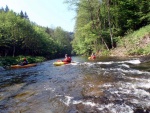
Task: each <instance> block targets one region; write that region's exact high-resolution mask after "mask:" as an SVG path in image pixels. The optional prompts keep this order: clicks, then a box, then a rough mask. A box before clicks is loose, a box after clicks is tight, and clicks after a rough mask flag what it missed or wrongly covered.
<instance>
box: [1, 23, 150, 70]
mask: <svg viewBox="0 0 150 113" xmlns="http://www.w3.org/2000/svg"><path fill="white" fill-rule="evenodd" d="M119 39H120V38H119ZM117 45H118V47H116V48H114V49H110V50H109V51H107V50H104V51H100V52H98V53H97V57H101V56H110V57H137V58H140V59H145V58H146V59H147V58H149V57H150V25H148V26H145V27H143V28H141V29H140V30H137V31H134V32H132V33H130V34H128V35H126V36H124V37H123V38H121V39H120V40H118V42H117ZM24 57H26V58H27V60H28V62H29V63H39V62H43V61H46V60H49V59H47V58H45V57H44V56H23V55H19V56H16V57H12V56H7V57H0V66H1V67H4V68H5V67H6V66H10V65H15V64H19V63H20V62H21V61H22V59H23V58H24Z"/></svg>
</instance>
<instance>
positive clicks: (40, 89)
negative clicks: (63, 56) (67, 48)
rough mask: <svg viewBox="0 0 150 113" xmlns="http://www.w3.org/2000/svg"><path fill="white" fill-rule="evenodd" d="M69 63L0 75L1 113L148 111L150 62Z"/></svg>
mask: <svg viewBox="0 0 150 113" xmlns="http://www.w3.org/2000/svg"><path fill="white" fill-rule="evenodd" d="M72 59H73V61H74V63H71V64H67V65H63V66H54V65H53V62H55V61H57V60H58V59H55V60H49V61H46V62H42V63H39V64H38V65H37V66H35V67H30V68H22V69H11V70H5V71H1V72H0V113H150V62H145V63H143V62H141V61H140V60H139V59H138V58H117V57H109V58H108V57H107V58H106V57H101V58H99V59H96V60H88V59H87V57H72Z"/></svg>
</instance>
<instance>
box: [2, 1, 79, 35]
mask: <svg viewBox="0 0 150 113" xmlns="http://www.w3.org/2000/svg"><path fill="white" fill-rule="evenodd" d="M6 5H7V6H8V8H9V9H10V10H13V11H14V12H16V13H20V12H21V10H22V11H23V12H26V13H27V15H28V17H29V19H30V21H32V22H35V23H36V24H38V25H40V26H45V27H49V28H53V29H54V28H56V27H61V28H62V29H63V30H65V31H68V32H73V30H74V25H75V19H74V18H75V15H76V13H75V11H73V10H69V4H65V3H64V0H0V8H1V7H3V8H5V7H6Z"/></svg>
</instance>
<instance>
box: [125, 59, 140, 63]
mask: <svg viewBox="0 0 150 113" xmlns="http://www.w3.org/2000/svg"><path fill="white" fill-rule="evenodd" d="M125 62H126V63H131V64H140V63H141V61H140V60H138V59H137V60H129V61H125Z"/></svg>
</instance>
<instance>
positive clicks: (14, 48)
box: [13, 45, 16, 57]
mask: <svg viewBox="0 0 150 113" xmlns="http://www.w3.org/2000/svg"><path fill="white" fill-rule="evenodd" d="M15 51H16V47H15V45H14V47H13V57H14V56H15Z"/></svg>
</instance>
